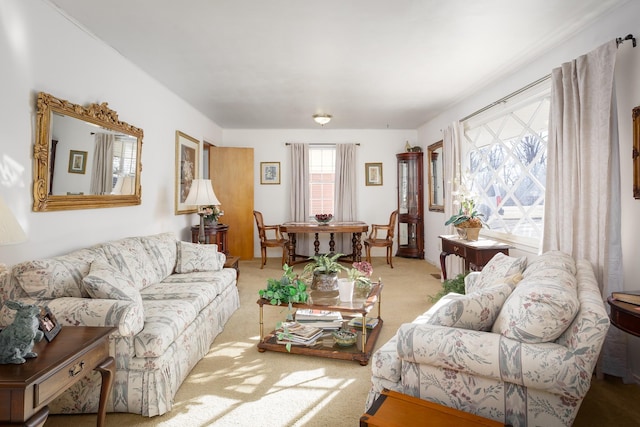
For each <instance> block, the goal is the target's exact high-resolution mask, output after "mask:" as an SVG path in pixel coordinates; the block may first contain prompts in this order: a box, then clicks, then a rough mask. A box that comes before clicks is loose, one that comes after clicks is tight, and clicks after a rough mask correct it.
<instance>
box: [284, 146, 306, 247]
mask: <svg viewBox="0 0 640 427" xmlns="http://www.w3.org/2000/svg"><path fill="white" fill-rule="evenodd" d="M289 162H290V164H291V199H290V214H291V220H292V221H296V222H305V221H307V220H308V218H309V215H310V212H311V209H310V206H309V145H308V144H300V143H292V144H289ZM296 252H297V253H300V254H302V255H306V254H308V252H309V239H308V236H307V235H306V234H300V235H297V236H296Z"/></svg>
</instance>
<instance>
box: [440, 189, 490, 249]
mask: <svg viewBox="0 0 640 427" xmlns="http://www.w3.org/2000/svg"><path fill="white" fill-rule="evenodd" d="M483 217H484V215H483V214H482V213H480V212H478V211H477V210H476V203H475V201H474V200H473V199H472V198H464V199H463V200H462V202H461V203H460V210H459V211H458V213H457V214H454V215H451V218H449V219H448V220H447V222H445V223H444V225H453V226H454V227H455V228H456V230H457V231H458V235H460V237H462V238H463V239H467V240H478V234H479V233H480V229H481V228H482V227H483V226H487V227H488V225H487V224H486V223H485V222H484V220H483Z"/></svg>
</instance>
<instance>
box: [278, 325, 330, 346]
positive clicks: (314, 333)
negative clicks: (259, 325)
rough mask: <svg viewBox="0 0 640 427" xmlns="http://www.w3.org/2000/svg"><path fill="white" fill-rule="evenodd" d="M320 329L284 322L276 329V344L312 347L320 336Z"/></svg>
mask: <svg viewBox="0 0 640 427" xmlns="http://www.w3.org/2000/svg"><path fill="white" fill-rule="evenodd" d="M322 333H323V331H322V329H320V328H316V327H313V326H309V325H303V324H301V323H298V322H284V323H282V325H280V327H279V328H278V329H276V337H277V342H278V344H293V345H307V346H310V345H313V344H315V343H316V341H317V340H318V338H320V337H321V336H322Z"/></svg>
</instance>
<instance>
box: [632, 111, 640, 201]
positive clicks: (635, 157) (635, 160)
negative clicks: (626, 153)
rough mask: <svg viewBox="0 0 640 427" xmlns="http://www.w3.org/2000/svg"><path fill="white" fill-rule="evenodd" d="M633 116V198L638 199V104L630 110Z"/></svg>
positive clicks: (639, 116) (639, 143) (639, 188)
mask: <svg viewBox="0 0 640 427" xmlns="http://www.w3.org/2000/svg"><path fill="white" fill-rule="evenodd" d="M632 111H633V112H632V117H633V157H632V159H633V198H634V199H640V106H639V107H635V108H634V109H633V110H632Z"/></svg>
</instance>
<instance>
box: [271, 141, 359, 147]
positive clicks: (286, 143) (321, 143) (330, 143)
mask: <svg viewBox="0 0 640 427" xmlns="http://www.w3.org/2000/svg"><path fill="white" fill-rule="evenodd" d="M291 144H292V143H291V142H285V143H284V145H291ZM307 145H338V144H336V143H335V142H333V143H332V142H327V143H323V142H316V143H310V144H307ZM356 145H357V146H360V143H359V142H356Z"/></svg>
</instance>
